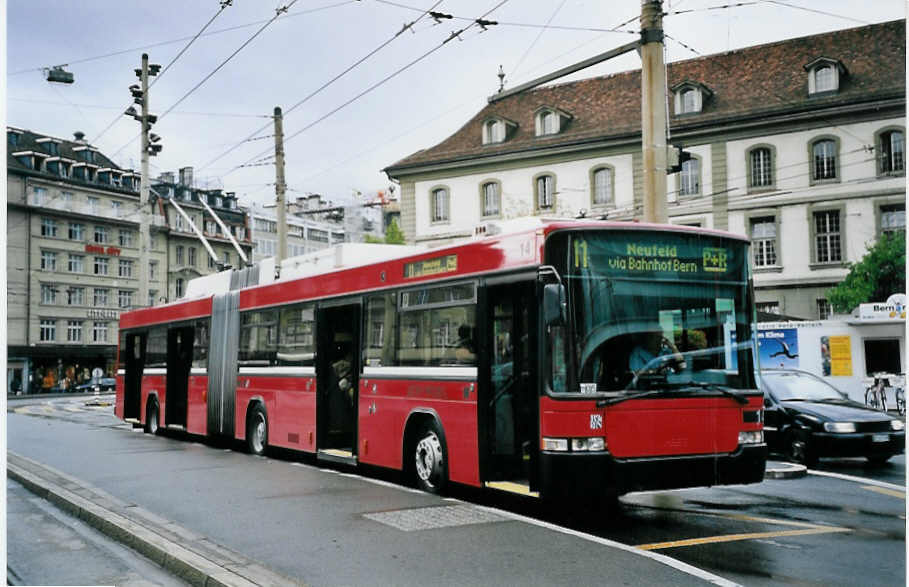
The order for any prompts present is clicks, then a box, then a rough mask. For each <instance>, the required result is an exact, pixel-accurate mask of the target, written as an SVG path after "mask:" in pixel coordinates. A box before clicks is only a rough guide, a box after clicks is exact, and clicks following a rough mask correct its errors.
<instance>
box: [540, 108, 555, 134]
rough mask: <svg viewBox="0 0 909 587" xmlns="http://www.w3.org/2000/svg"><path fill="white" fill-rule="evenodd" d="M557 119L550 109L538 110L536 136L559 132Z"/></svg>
mask: <svg viewBox="0 0 909 587" xmlns="http://www.w3.org/2000/svg"><path fill="white" fill-rule="evenodd" d="M558 121H559V119H558V115H557V114H556V113H555V112H553V111H552V110H543V111H542V112H540V114H539V130H538V132H537V136H543V135H554V134H556V133H557V132H559V125H558Z"/></svg>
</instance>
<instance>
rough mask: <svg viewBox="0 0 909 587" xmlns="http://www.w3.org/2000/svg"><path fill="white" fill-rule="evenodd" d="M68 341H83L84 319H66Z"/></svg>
mask: <svg viewBox="0 0 909 587" xmlns="http://www.w3.org/2000/svg"><path fill="white" fill-rule="evenodd" d="M66 342H82V321H81V320H67V321H66Z"/></svg>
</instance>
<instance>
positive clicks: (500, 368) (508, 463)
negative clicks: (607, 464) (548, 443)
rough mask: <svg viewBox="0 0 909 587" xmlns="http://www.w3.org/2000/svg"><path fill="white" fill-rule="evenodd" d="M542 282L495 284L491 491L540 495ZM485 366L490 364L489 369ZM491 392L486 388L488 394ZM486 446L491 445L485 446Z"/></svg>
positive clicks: (488, 410)
mask: <svg viewBox="0 0 909 587" xmlns="http://www.w3.org/2000/svg"><path fill="white" fill-rule="evenodd" d="M535 292H536V280H533V281H529V280H528V281H519V282H510V283H503V284H498V285H490V286H489V287H488V289H487V296H486V300H487V304H486V308H487V312H486V316H487V317H486V320H487V327H486V332H487V335H486V336H487V340H486V345H485V346H486V348H487V349H488V350H489V352H487V353H483V354H482V356H481V364H480V369H481V372H483V371H485V370H487V369H488V372H489V377H488V378H486V377H482V378H481V380H485V381H486V382H488V383H486V384H483V385H481V392H480V393H481V397H480V402H482V411H485V415H481V416H480V417H481V420H482V424H481V427H480V434H481V443H480V446H481V450H483V448H482V447H483V446H485V447H486V448H485V452H486V454H485V457H486V458H485V462H486V467H485V471H484V476H483V477H484V479H485V480H486V481H487V486H489V487H492V488H495V489H501V490H505V491H510V492H514V493H519V494H525V495H534V494H535V490H536V486H537V470H538V467H537V458H538V440H537V438H538V436H539V433H538V430H537V428H538V422H539V414H538V412H539V401H538V397H537V386H536V381H537V361H536V360H535V359H534V351H535V349H536V342H535V339H536V335H535V333H536V319H537V313H536V311H535V308H536V307H537V305H538V304H537V303H536V298H535ZM483 363H486V364H485V365H484V364H483ZM483 388H485V389H483ZM484 441H485V442H484Z"/></svg>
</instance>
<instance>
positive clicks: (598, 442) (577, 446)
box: [571, 436, 606, 452]
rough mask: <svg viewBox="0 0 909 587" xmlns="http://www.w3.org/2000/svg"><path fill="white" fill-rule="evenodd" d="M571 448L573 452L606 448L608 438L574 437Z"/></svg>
mask: <svg viewBox="0 0 909 587" xmlns="http://www.w3.org/2000/svg"><path fill="white" fill-rule="evenodd" d="M571 450H572V451H573V452H581V451H598V450H606V439H605V438H603V437H602V436H594V437H593V438H572V439H571Z"/></svg>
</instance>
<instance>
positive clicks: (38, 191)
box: [32, 188, 47, 206]
mask: <svg viewBox="0 0 909 587" xmlns="http://www.w3.org/2000/svg"><path fill="white" fill-rule="evenodd" d="M32 193H34V194H35V206H43V205H44V203H45V202H47V189H46V188H34V189H33V190H32Z"/></svg>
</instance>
